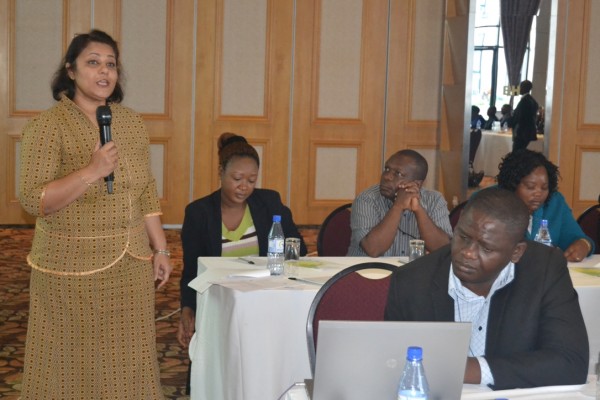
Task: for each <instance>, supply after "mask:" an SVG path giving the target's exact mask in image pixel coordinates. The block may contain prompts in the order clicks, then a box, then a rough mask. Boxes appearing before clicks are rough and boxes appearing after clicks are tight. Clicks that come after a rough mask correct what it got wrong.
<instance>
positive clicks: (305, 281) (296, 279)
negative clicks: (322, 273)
mask: <svg viewBox="0 0 600 400" xmlns="http://www.w3.org/2000/svg"><path fill="white" fill-rule="evenodd" d="M288 279H290V280H292V281H298V282H302V283H310V284H311V285H319V286H323V284H322V283H319V282H315V281H309V280H308V279H301V278H296V277H295V276H290V277H288Z"/></svg>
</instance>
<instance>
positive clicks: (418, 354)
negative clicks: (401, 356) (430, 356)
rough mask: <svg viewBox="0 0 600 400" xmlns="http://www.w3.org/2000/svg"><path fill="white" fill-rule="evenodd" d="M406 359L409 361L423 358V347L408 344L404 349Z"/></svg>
mask: <svg viewBox="0 0 600 400" xmlns="http://www.w3.org/2000/svg"><path fill="white" fill-rule="evenodd" d="M406 359H407V360H409V361H418V360H422V359H423V349H422V348H421V347H417V346H410V347H409V348H408V349H407V350H406Z"/></svg>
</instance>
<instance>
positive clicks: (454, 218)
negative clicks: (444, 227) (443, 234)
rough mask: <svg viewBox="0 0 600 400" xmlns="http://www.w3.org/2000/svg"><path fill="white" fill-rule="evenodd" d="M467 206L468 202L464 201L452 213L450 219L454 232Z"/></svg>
mask: <svg viewBox="0 0 600 400" xmlns="http://www.w3.org/2000/svg"><path fill="white" fill-rule="evenodd" d="M466 205H467V201H463V202H462V203H460V204H459V205H457V206H456V207H454V208H453V209H452V210H451V211H450V215H449V217H450V226H452V230H454V227H455V226H456V224H457V223H458V220H459V218H460V214H461V213H462V210H463V208H465V206H466Z"/></svg>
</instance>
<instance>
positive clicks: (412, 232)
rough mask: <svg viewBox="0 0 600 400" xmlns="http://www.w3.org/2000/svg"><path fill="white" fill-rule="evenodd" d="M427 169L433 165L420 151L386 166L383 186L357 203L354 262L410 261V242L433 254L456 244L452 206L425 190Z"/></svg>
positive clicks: (354, 205) (370, 190)
mask: <svg viewBox="0 0 600 400" xmlns="http://www.w3.org/2000/svg"><path fill="white" fill-rule="evenodd" d="M427 169H428V167H427V160H425V158H424V157H423V156H422V155H421V154H419V153H417V152H416V151H414V150H401V151H398V152H397V153H395V154H394V155H392V156H391V157H390V158H389V159H388V160H387V161H386V163H385V167H384V169H383V172H382V173H381V181H380V182H379V184H378V185H374V186H371V187H370V188H368V189H366V190H365V191H364V192H362V193H361V194H359V195H358V197H357V198H356V199H355V200H354V202H353V203H352V216H351V227H352V239H351V242H350V247H349V249H348V255H349V256H365V255H368V256H371V257H381V256H385V257H387V256H406V255H408V249H409V241H410V239H422V240H424V241H425V248H426V249H427V250H428V251H430V252H431V251H433V250H436V249H438V248H440V247H442V246H444V245H446V244H448V243H450V237H451V236H452V227H451V226H450V219H449V218H448V205H447V204H446V200H444V198H443V196H442V195H441V194H440V193H439V192H436V191H433V190H427V189H424V188H423V187H422V186H423V181H424V180H425V178H426V177H427Z"/></svg>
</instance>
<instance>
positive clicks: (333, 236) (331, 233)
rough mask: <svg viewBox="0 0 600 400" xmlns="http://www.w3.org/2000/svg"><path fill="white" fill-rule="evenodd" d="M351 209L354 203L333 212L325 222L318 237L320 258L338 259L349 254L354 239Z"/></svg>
mask: <svg viewBox="0 0 600 400" xmlns="http://www.w3.org/2000/svg"><path fill="white" fill-rule="evenodd" d="M351 207H352V203H348V204H344V205H343V206H340V207H338V208H336V209H335V210H333V211H332V212H331V213H330V214H329V215H328V216H327V218H325V221H323V224H322V225H321V229H320V230H319V235H318V236H317V253H318V254H319V255H320V256H331V257H338V256H345V255H346V254H347V253H348V247H350V238H351V237H352V229H351V228H350V213H351Z"/></svg>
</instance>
